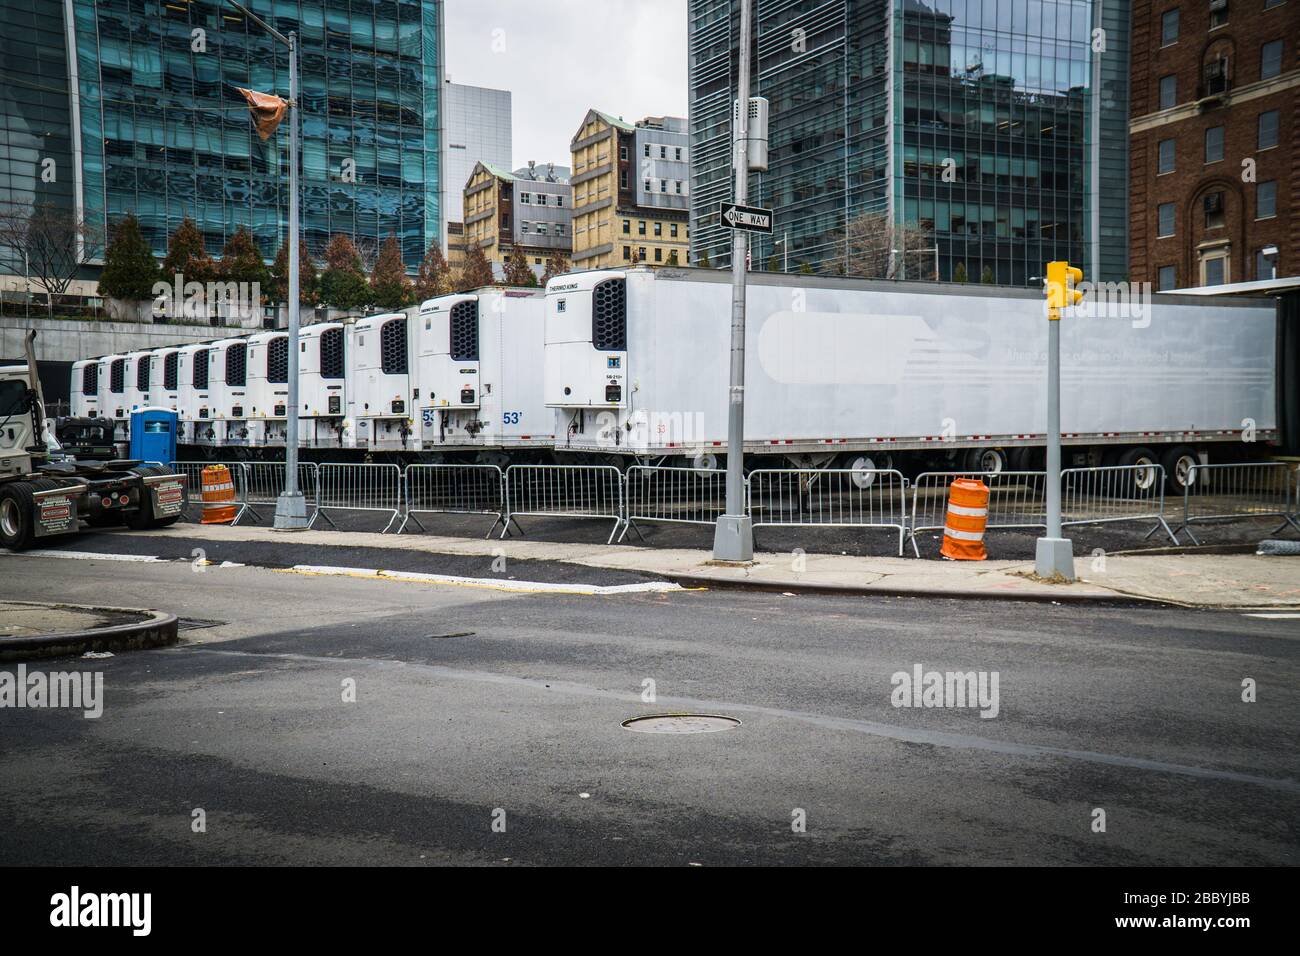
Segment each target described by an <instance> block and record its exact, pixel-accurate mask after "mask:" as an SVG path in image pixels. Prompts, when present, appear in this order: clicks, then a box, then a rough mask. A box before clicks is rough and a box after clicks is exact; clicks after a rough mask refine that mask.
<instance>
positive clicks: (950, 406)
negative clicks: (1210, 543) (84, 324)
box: [545, 268, 1277, 474]
mask: <svg viewBox="0 0 1300 956" xmlns="http://www.w3.org/2000/svg"><path fill="white" fill-rule="evenodd" d="M1142 306H1143V307H1142V308H1141V309H1140V311H1139V310H1135V309H1134V308H1133V307H1131V306H1130V307H1129V308H1115V309H1109V310H1103V313H1106V312H1118V313H1119V314H1117V315H1116V314H1101V315H1095V316H1089V315H1075V314H1072V312H1073V311H1074V310H1071V311H1069V312H1067V313H1066V314H1065V317H1064V318H1063V319H1062V322H1061V343H1062V344H1061V368H1062V375H1061V381H1062V396H1061V423H1062V431H1063V442H1064V444H1065V445H1066V446H1067V447H1066V462H1067V463H1075V464H1084V463H1091V464H1100V463H1107V464H1110V463H1114V464H1138V463H1144V462H1147V461H1160V462H1161V463H1163V464H1164V465H1165V466H1166V470H1167V471H1169V472H1170V473H1171V474H1172V473H1174V472H1175V471H1177V472H1179V473H1186V468H1187V466H1188V465H1189V464H1191V463H1193V462H1196V461H1205V460H1206V459H1207V458H1208V457H1209V456H1210V455H1211V450H1212V448H1213V446H1214V444H1215V443H1239V442H1241V441H1242V439H1243V432H1248V433H1249V434H1250V436H1251V437H1252V438H1253V439H1254V440H1256V441H1258V442H1261V443H1266V442H1269V441H1271V440H1275V439H1276V436H1277V432H1276V428H1277V420H1276V419H1277V410H1276V406H1275V391H1276V356H1275V348H1276V346H1275V336H1276V323H1277V318H1276V308H1275V304H1274V302H1273V301H1272V300H1270V299H1259V300H1254V299H1242V298H1231V299H1223V300H1216V299H1206V298H1202V297H1187V296H1177V295H1174V296H1169V295H1160V296H1155V297H1154V300H1151V298H1150V297H1149V298H1148V301H1146V302H1145V303H1142ZM746 312H747V325H746V342H745V348H746V379H745V390H744V396H745V450H746V453H747V454H754V455H758V456H773V457H775V458H780V459H784V460H786V461H788V462H790V463H794V464H798V465H817V466H820V465H825V464H830V463H834V464H838V465H841V466H843V467H852V468H870V467H873V466H874V467H889V466H891V465H899V464H901V463H902V462H903V461H905V460H906V459H907V458H909V457H911V458H913V459H914V460H916V461H917V462H918V463H920V462H926V463H928V462H930V461H933V460H935V459H942V460H943V461H944V462H946V463H947V464H948V465H949V466H955V467H959V468H963V469H966V468H970V469H979V470H985V471H998V470H1004V469H1018V468H1023V467H1033V466H1035V465H1036V464H1037V460H1038V458H1037V456H1039V455H1040V454H1041V449H1042V447H1043V446H1044V444H1045V441H1046V438H1045V434H1044V433H1045V429H1046V422H1047V413H1046V400H1045V389H1046V374H1047V371H1046V370H1047V360H1046V354H1045V349H1046V344H1047V320H1046V317H1045V313H1044V297H1043V295H1042V294H1041V293H1039V292H1035V291H1033V290H1026V291H1024V292H1020V291H1017V290H1010V289H1005V288H989V289H984V288H981V287H978V286H965V285H952V284H920V283H907V284H905V285H904V284H899V283H893V282H887V281H867V280H857V279H832V278H824V277H814V276H784V275H781V276H776V275H769V274H763V273H752V274H751V275H750V276H749V279H748V294H747V298H746ZM1125 313H1127V314H1125ZM730 325H731V285H730V273H727V272H719V271H714V270H704V269H660V270H650V269H645V268H634V269H628V270H611V271H594V272H585V273H574V274H570V275H565V276H559V277H557V278H555V279H552V280H551V282H550V283H549V284H548V286H547V293H546V345H545V396H546V404H547V405H548V406H550V407H552V408H553V409H554V410H555V414H556V422H555V434H556V439H555V447H556V451H557V452H559V453H561V454H563V453H566V452H567V453H574V452H585V453H592V454H599V455H605V456H608V455H611V454H612V455H618V456H636V457H645V458H651V459H659V460H661V459H663V458H665V457H670V458H677V457H679V456H680V457H683V458H686V459H690V458H692V457H694V458H696V459H700V458H703V459H704V460H705V461H706V462H711V461H712V460H713V459H714V458H715V456H717V455H720V454H722V453H723V452H724V451H725V446H726V440H727V397H728V368H729V349H730ZM769 460H771V459H769Z"/></svg>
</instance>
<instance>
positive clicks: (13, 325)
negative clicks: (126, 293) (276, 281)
mask: <svg viewBox="0 0 1300 956" xmlns="http://www.w3.org/2000/svg"><path fill="white" fill-rule="evenodd" d="M29 328H35V329H36V358H37V360H38V361H42V362H75V361H77V360H78V359H83V358H92V357H94V356H97V355H109V354H111V353H114V352H117V353H122V352H133V351H136V350H137V349H157V348H162V347H163V346H165V345H189V344H190V343H193V342H203V341H206V340H208V339H217V338H224V337H226V336H230V335H245V334H248V331H249V330H247V329H229V328H223V327H220V326H212V325H159V324H153V323H135V322H83V321H76V320H73V319H47V318H40V319H38V318H36V317H34V316H33V317H32V318H31V319H25V318H22V317H20V316H0V361H10V362H22V361H24V357H23V336H25V335H26V334H27V330H28V329H29Z"/></svg>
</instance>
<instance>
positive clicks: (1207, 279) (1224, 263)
mask: <svg viewBox="0 0 1300 956" xmlns="http://www.w3.org/2000/svg"><path fill="white" fill-rule="evenodd" d="M1231 271H1232V270H1231V264H1230V263H1229V261H1228V253H1227V252H1226V251H1223V250H1216V251H1213V252H1203V253H1201V285H1203V286H1208V285H1224V284H1226V283H1227V282H1229V281H1230V279H1229V276H1230V273H1231Z"/></svg>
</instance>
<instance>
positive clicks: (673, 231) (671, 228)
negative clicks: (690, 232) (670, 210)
mask: <svg viewBox="0 0 1300 956" xmlns="http://www.w3.org/2000/svg"><path fill="white" fill-rule="evenodd" d="M668 235H670V236H671V237H672V238H674V239H676V238H677V223H675V222H674V223H670V224H669V225H668Z"/></svg>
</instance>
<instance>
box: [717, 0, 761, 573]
mask: <svg viewBox="0 0 1300 956" xmlns="http://www.w3.org/2000/svg"><path fill="white" fill-rule="evenodd" d="M750 2H751V0H740V43H739V47H740V49H739V56H740V63H739V68H738V70H737V74H738V77H739V80H738V83H737V93H736V102H737V109H736V123H735V129H734V130H733V131H732V135H733V142H732V150H731V157H732V158H731V162H732V167H733V168H734V170H735V173H736V194H735V202H736V203H737V204H743V203H744V202H745V200H746V199H748V198H749V148H748V147H749V30H750V25H749V21H750ZM748 245H749V237H748V235H747V234H746V232H745V230H743V229H735V228H733V230H732V236H731V386H730V389H729V390H728V393H727V512H726V514H724V515H721V516H720V517H719V518H718V524H717V526H716V528H715V529H714V533H713V559H714V560H715V561H752V560H753V558H754V529H753V525H752V523H751V521H750V517H749V515H748V514H746V513H745V511H746V509H745V470H744V455H745V260H746V259H747V258H748V255H747V253H748Z"/></svg>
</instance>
